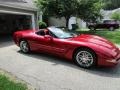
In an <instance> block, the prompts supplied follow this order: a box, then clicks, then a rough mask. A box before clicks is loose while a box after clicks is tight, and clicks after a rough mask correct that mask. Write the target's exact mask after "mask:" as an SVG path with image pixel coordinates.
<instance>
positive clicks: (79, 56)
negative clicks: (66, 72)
mask: <svg viewBox="0 0 120 90" xmlns="http://www.w3.org/2000/svg"><path fill="white" fill-rule="evenodd" d="M96 59H97V57H96V54H95V53H94V52H93V51H92V50H90V49H88V48H80V49H79V50H77V51H76V52H75V54H74V60H75V62H76V64H77V65H79V66H80V67H83V68H90V67H92V66H94V65H95V64H96Z"/></svg>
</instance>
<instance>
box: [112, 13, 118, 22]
mask: <svg viewBox="0 0 120 90" xmlns="http://www.w3.org/2000/svg"><path fill="white" fill-rule="evenodd" d="M111 19H114V20H119V21H120V12H114V13H113V14H112V16H111Z"/></svg>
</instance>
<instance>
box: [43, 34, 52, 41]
mask: <svg viewBox="0 0 120 90" xmlns="http://www.w3.org/2000/svg"><path fill="white" fill-rule="evenodd" d="M44 38H45V39H48V40H52V37H51V36H50V35H45V36H44Z"/></svg>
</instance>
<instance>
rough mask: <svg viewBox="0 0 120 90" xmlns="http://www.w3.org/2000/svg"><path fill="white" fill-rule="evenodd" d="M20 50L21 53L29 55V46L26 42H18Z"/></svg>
mask: <svg viewBox="0 0 120 90" xmlns="http://www.w3.org/2000/svg"><path fill="white" fill-rule="evenodd" d="M20 50H21V51H22V52H23V53H29V52H30V47H29V44H28V42H27V41H26V40H21V41H20Z"/></svg>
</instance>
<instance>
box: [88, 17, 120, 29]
mask: <svg viewBox="0 0 120 90" xmlns="http://www.w3.org/2000/svg"><path fill="white" fill-rule="evenodd" d="M87 27H88V28H89V29H90V30H96V29H109V30H110V31H114V30H115V29H118V28H119V23H118V22H117V21H116V20H113V19H110V20H102V21H101V22H97V23H87Z"/></svg>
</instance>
